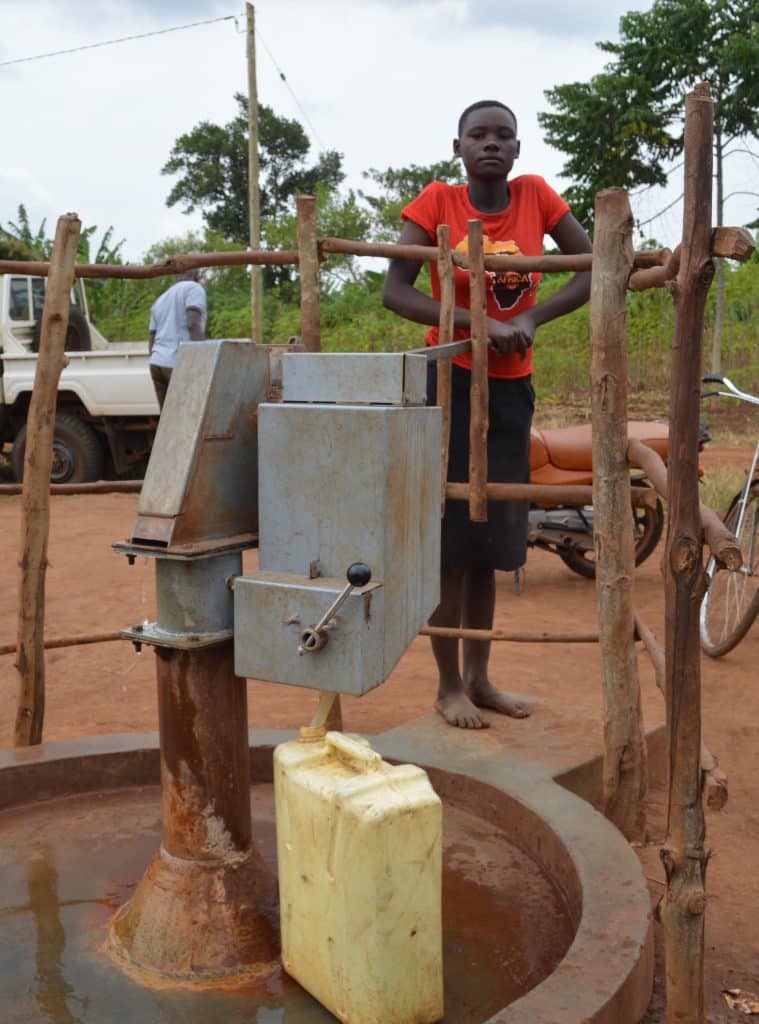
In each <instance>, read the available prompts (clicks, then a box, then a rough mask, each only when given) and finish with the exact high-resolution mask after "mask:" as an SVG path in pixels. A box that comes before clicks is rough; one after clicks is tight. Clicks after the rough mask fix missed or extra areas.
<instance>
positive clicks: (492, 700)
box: [469, 679, 530, 718]
mask: <svg viewBox="0 0 759 1024" xmlns="http://www.w3.org/2000/svg"><path fill="white" fill-rule="evenodd" d="M469 696H470V697H471V698H472V703H473V704H475V705H476V707H478V708H490V710H491V711H500V713H501V714H502V715H508V716H509V718H529V717H530V709H529V707H528V706H527V705H526V704H523V703H522V702H521V701H518V700H514V698H513V697H509V695H508V694H507V693H501V691H500V690H497V689H496V688H495V686H493V684H492V683H490V682H488V681H487V679H486V680H485V682H482V683H473V684H472V685H471V686H470V687H469Z"/></svg>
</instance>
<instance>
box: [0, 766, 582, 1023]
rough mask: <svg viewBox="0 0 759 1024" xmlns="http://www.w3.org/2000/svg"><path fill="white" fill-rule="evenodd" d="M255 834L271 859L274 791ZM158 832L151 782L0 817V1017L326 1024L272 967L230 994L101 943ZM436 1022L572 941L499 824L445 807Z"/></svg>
mask: <svg viewBox="0 0 759 1024" xmlns="http://www.w3.org/2000/svg"><path fill="white" fill-rule="evenodd" d="M251 798H252V808H253V835H254V837H255V841H256V844H257V845H258V847H259V849H260V851H261V853H262V855H263V856H264V859H265V860H266V861H267V862H268V863H269V864H270V865H271V866H272V867H275V866H276V865H275V860H276V850H275V838H274V822H273V793H272V790H271V787H270V786H268V785H256V786H253V787H252V790H251ZM160 834H161V821H160V793H159V791H158V789H157V788H152V787H150V788H143V789H132V790H128V791H121V792H116V793H113V792H111V793H103V794H88V795H86V796H77V797H70V798H67V799H64V800H55V801H50V802H45V803H39V804H35V805H34V806H33V807H27V808H20V809H15V810H12V811H6V812H4V813H2V814H0V1021H3V1022H4V1024H22V1022H23V1024H32V1022H35V1024H36V1022H45V1024H53V1022H54V1024H75V1022H77V1024H79V1022H81V1024H85V1022H92V1024H101V1022H105V1021H108V1022H109V1024H122V1022H123V1024H174V1022H176V1024H179V1022H182V1024H253V1022H256V1024H329V1022H332V1021H334V1018H333V1017H332V1015H331V1014H329V1013H328V1012H327V1011H326V1010H324V1009H323V1008H322V1007H321V1006H320V1005H319V1004H318V1003H317V1002H315V1001H314V1000H313V999H311V997H310V996H308V995H307V993H305V992H304V991H303V990H302V989H301V988H300V987H299V986H298V985H297V984H295V983H294V982H293V981H292V980H290V979H289V978H288V977H287V976H286V975H285V974H283V973H282V971H281V970H280V969H279V968H278V967H277V968H275V969H274V971H273V972H272V973H271V974H269V975H268V976H267V977H266V978H265V979H262V980H261V981H259V982H258V983H257V984H256V985H250V986H247V987H245V988H238V989H234V990H219V989H216V990H214V989H207V990H204V991H189V990H186V989H175V988H146V987H143V986H141V985H140V984H138V983H137V982H136V981H134V980H133V979H132V978H130V977H129V976H128V975H126V974H125V973H123V972H122V970H121V969H120V968H119V967H118V966H116V965H115V964H114V963H112V962H111V960H110V959H109V958H108V957H107V956H105V955H104V954H103V952H102V947H103V942H104V938H105V935H106V929H107V924H108V921H109V919H110V917H111V915H112V914H113V913H114V911H115V910H116V909H117V908H118V907H119V906H120V905H121V904H122V903H123V902H125V901H126V900H127V899H128V898H129V896H130V895H131V893H132V891H133V889H134V887H135V885H136V883H137V882H138V881H139V879H140V877H141V875H142V872H143V871H144V869H145V867H146V866H147V864H148V862H149V860H150V858H151V856H152V854H153V852H154V851H155V849H156V847H157V845H158V842H159V840H160ZM443 917H444V971H445V1000H446V1015H445V1018H444V1020H445V1021H446V1022H448V1024H453V1022H455V1024H479V1022H480V1021H484V1020H487V1018H488V1017H490V1016H491V1015H492V1014H494V1013H495V1012H496V1011H497V1010H499V1009H500V1008H501V1007H503V1006H504V1005H506V1004H507V1003H509V1002H511V1001H513V1000H514V999H516V998H518V997H519V996H520V995H522V994H524V993H525V992H526V991H528V990H529V989H530V988H532V987H533V986H534V985H536V984H537V983H538V982H539V981H540V980H541V979H542V978H543V977H545V976H546V975H547V974H548V973H550V971H551V970H552V969H553V968H554V967H555V966H556V964H557V963H558V961H559V960H560V959H561V957H562V956H563V954H564V952H565V951H566V949H567V947H568V946H569V943H570V942H571V938H572V930H571V925H570V921H569V916H568V914H567V912H566V909H565V907H564V904H563V901H562V899H561V896H560V893H559V892H558V891H557V890H556V889H555V888H554V886H553V885H552V883H551V882H550V880H549V879H548V878H547V877H546V876H544V875H543V874H542V873H541V871H540V870H539V869H538V868H537V867H536V865H535V864H534V863H533V862H532V861H531V860H530V859H529V858H528V857H527V856H525V855H524V854H523V853H522V852H521V851H520V850H518V849H517V848H516V847H514V846H513V845H511V844H510V843H508V841H507V839H506V837H505V835H504V833H503V832H500V831H497V830H494V829H493V828H492V827H491V826H488V825H486V824H484V823H483V822H482V821H481V820H480V819H479V818H477V817H475V816H474V815H471V814H468V813H467V812H465V811H462V810H461V809H458V808H453V807H446V808H445V837H444V878H443Z"/></svg>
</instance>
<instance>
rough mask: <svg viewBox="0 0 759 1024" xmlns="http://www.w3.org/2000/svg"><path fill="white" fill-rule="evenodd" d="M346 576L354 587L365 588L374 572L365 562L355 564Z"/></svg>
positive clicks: (349, 568) (349, 567)
mask: <svg viewBox="0 0 759 1024" xmlns="http://www.w3.org/2000/svg"><path fill="white" fill-rule="evenodd" d="M345 575H346V576H347V578H348V582H349V583H350V585H351V586H352V587H365V586H366V584H367V583H368V582H369V581H370V580H371V578H372V570H371V569H370V568H369V566H368V565H367V564H366V563H365V562H354V563H353V564H352V565H349V566H348V571H347V572H346V574H345Z"/></svg>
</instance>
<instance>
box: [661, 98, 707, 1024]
mask: <svg viewBox="0 0 759 1024" xmlns="http://www.w3.org/2000/svg"><path fill="white" fill-rule="evenodd" d="M712 124H713V104H712V101H711V96H710V93H709V87H708V85H703V84H702V85H699V86H697V87H696V89H695V90H694V91H693V92H692V93H689V94H688V96H686V98H685V172H684V179H685V204H684V212H683V241H682V250H681V256H680V270H679V273H678V275H677V280H676V284H675V289H674V292H675V310H676V321H675V339H674V344H673V349H672V375H671V384H670V435H669V437H670V447H669V450H670V458H671V460H672V461H673V462H674V464H675V465H676V466H677V472H676V473H669V474H668V479H669V516H668V527H667V548H666V562H665V565H666V575H665V629H666V642H665V652H666V681H665V682H666V700H667V734H668V739H669V779H668V811H667V838H666V840H665V843H664V847H663V848H662V851H661V857H662V862H663V864H664V870H665V873H666V877H667V891H666V893H665V896H664V899H663V901H662V906H661V920H662V925H663V926H664V946H665V967H666V994H667V1022H668V1024H675V1022H677V1024H703V1022H704V1020H705V1017H704V913H705V909H706V894H705V888H704V882H705V876H706V863H707V860H708V854H707V853H706V852H705V849H704V838H705V836H704V833H705V824H704V810H703V806H702V803H701V661H700V659H701V647H700V643H699V625H698V614H699V607H700V604H701V598H702V597H703V592H704V574H703V568H702V540H701V522H700V518H699V500H698V422H699V394H700V377H701V344H702V336H703V327H704V307H705V305H706V297H707V293H708V291H709V285H710V283H711V280H712V276H713V274H714V265H713V262H712V259H711V255H710V239H711V233H712V204H711V199H712Z"/></svg>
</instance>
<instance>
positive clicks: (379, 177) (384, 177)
mask: <svg viewBox="0 0 759 1024" xmlns="http://www.w3.org/2000/svg"><path fill="white" fill-rule="evenodd" d="M363 177H364V178H367V179H368V180H369V181H373V182H374V184H375V185H376V186H378V187H379V190H380V191H379V195H370V194H367V193H366V192H360V193H359V194H360V196H361V198H362V199H363V200H364V202H365V203H367V205H368V206H369V209H370V210H371V212H372V228H373V237H374V239H375V240H376V241H379V242H393V241H395V239H396V238H397V237H398V233H399V231H400V230H401V210H402V209H403V207H404V206H405V205H406V203H408V202H410V201H411V200H412V199H413V198H414V196H417V195H418V194H419V193H420V192H421V191H422V189H423V188H424V187H425V185H429V183H430V182H431V181H448V182H451V183H453V184H461V183H462V182H463V181H465V180H466V179H465V178H464V175H463V173H462V170H461V163H460V162H459V160H458V159H457V158H456V157H451V158H450V159H448V160H439V161H438V162H437V163H434V164H427V165H420V164H409V166H408V167H388V168H387V170H384V171H378V170H376V168H374V167H372V168H370V169H369V170H368V171H364V173H363Z"/></svg>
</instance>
